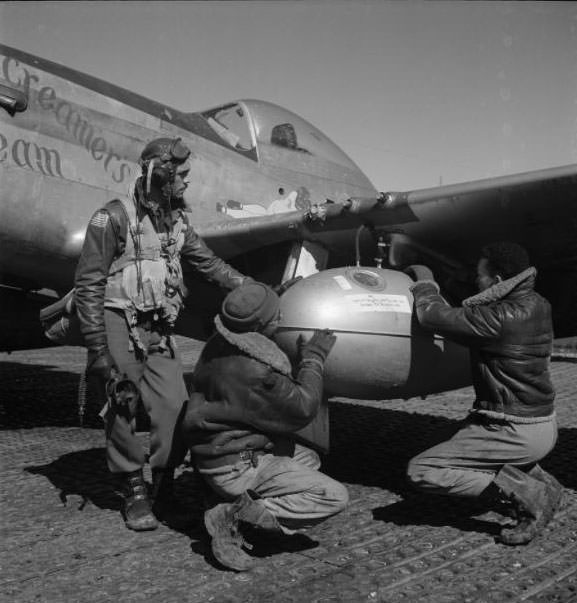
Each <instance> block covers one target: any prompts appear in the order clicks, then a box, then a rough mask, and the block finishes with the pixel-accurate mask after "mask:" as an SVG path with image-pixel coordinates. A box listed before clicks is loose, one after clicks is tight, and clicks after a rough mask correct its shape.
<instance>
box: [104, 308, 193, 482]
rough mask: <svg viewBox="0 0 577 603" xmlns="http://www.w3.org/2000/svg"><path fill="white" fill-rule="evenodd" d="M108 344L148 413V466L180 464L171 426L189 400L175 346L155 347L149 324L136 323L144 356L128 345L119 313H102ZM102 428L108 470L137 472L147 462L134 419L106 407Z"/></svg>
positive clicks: (180, 445)
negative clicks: (103, 430) (147, 325)
mask: <svg viewBox="0 0 577 603" xmlns="http://www.w3.org/2000/svg"><path fill="white" fill-rule="evenodd" d="M104 318H105V324H106V335H107V339H108V348H109V351H110V354H111V355H112V357H113V358H114V361H115V363H116V366H117V367H118V369H119V370H120V372H121V373H122V374H124V375H126V377H127V378H128V379H130V380H131V381H133V382H134V383H135V384H136V385H137V387H138V389H139V391H140V395H141V400H142V404H143V406H144V409H145V410H146V412H147V414H148V416H149V417H150V452H149V463H150V467H151V469H166V468H174V467H177V466H178V465H180V464H181V463H182V461H183V460H184V457H185V455H186V446H185V445H184V442H183V441H182V437H181V434H180V430H178V429H177V428H176V426H177V423H178V421H179V418H180V414H181V412H182V410H183V407H184V404H185V402H186V400H187V399H188V393H187V391H186V385H185V382H184V374H183V369H182V363H181V360H180V356H179V354H178V351H177V350H176V349H173V348H174V346H171V347H170V349H163V350H156V347H155V346H154V345H153V344H154V343H155V342H158V340H159V333H158V332H155V330H154V327H153V328H152V329H148V328H145V327H142V328H141V327H138V328H137V331H138V335H139V337H140V340H141V342H142V345H143V347H144V348H145V349H147V348H150V351H149V353H148V354H147V355H146V356H145V357H144V356H143V354H142V353H141V352H139V350H138V349H131V348H134V346H133V345H131V340H130V331H129V328H128V324H127V321H126V318H125V316H124V314H123V313H122V312H118V311H115V310H111V309H108V308H106V309H105V312H104ZM102 416H103V419H104V423H105V428H106V460H107V464H108V468H109V470H110V471H111V472H113V473H129V472H133V471H138V470H139V469H141V468H142V467H143V465H144V464H145V461H146V455H145V449H144V448H143V446H142V444H141V442H140V440H139V438H138V437H137V436H136V417H130V416H126V415H125V414H123V413H120V412H117V410H116V409H115V408H113V407H112V406H110V405H108V406H107V408H105V410H104V412H103V413H102Z"/></svg>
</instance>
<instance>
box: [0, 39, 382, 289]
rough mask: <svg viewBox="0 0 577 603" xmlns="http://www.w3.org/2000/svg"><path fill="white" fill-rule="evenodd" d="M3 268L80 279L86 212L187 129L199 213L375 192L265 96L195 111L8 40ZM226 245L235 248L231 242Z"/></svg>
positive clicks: (270, 208)
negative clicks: (150, 150) (143, 156)
mask: <svg viewBox="0 0 577 603" xmlns="http://www.w3.org/2000/svg"><path fill="white" fill-rule="evenodd" d="M0 86H1V87H2V88H1V92H2V93H3V94H4V95H5V96H8V97H10V95H12V96H13V97H14V98H17V97H18V96H19V95H20V96H22V97H23V98H24V101H25V103H26V108H25V109H24V110H22V111H17V112H14V113H13V114H12V115H10V114H9V112H8V111H6V110H0V187H1V191H2V192H1V205H0V249H1V254H0V273H1V275H2V276H1V281H2V284H5V285H13V286H15V287H19V288H22V289H28V290H30V289H41V288H51V289H54V290H56V291H59V292H63V291H66V290H67V289H69V288H70V287H71V284H72V277H73V271H74V267H75V264H76V260H77V258H78V255H79V252H80V249H81V246H82V242H83V236H84V230H85V228H86V224H87V222H88V220H89V219H90V216H91V214H92V213H93V212H94V211H95V210H96V209H97V208H98V207H100V206H102V205H103V204H105V203H106V202H107V201H109V200H111V199H114V198H116V197H118V196H123V195H126V194H127V191H128V187H129V185H130V183H131V182H132V181H134V179H135V178H136V177H137V176H138V175H139V173H140V172H139V167H138V166H137V159H138V156H139V153H140V151H141V150H142V148H143V146H144V145H145V144H146V142H147V141H149V140H151V139H153V138H156V137H159V136H169V137H177V136H178V137H181V138H182V139H183V141H184V142H185V143H186V144H187V145H188V146H189V147H190V148H191V149H192V152H193V161H192V169H191V173H190V183H189V188H188V191H187V195H186V200H187V202H188V206H189V210H190V212H191V215H192V223H193V224H195V225H196V226H197V228H199V230H202V225H203V224H207V223H210V224H212V225H213V226H214V224H215V223H218V222H219V221H221V222H226V221H231V220H236V219H238V218H246V217H251V216H259V215H263V216H265V215H271V214H274V213H278V212H283V211H284V212H286V211H291V210H295V209H297V208H304V207H307V206H310V205H311V204H312V203H324V202H325V201H326V199H332V200H335V201H339V200H344V199H346V198H348V197H351V196H375V195H376V191H375V189H374V188H373V186H372V185H371V184H370V182H369V181H368V179H367V178H366V177H365V176H364V174H363V173H362V172H361V171H360V170H359V168H358V167H357V166H356V165H355V164H354V163H353V162H352V161H351V160H350V159H349V158H348V157H347V156H346V155H345V154H344V153H343V152H342V151H341V150H340V149H339V148H338V147H337V146H336V145H335V144H334V143H332V142H331V141H330V140H329V139H328V138H327V137H326V136H325V135H324V134H322V133H321V132H320V131H319V130H317V129H316V128H315V127H314V126H312V125H311V124H309V123H307V122H306V121H305V120H303V119H302V118H300V117H298V116H297V115H295V114H294V113H291V112H290V111H287V110H286V109H283V108H281V107H278V106H276V105H273V104H270V103H266V102H264V101H256V100H245V101H236V102H231V103H227V104H224V105H223V106H221V107H218V108H215V109H212V110H209V111H204V112H202V113H193V112H190V113H186V112H183V111H179V110H177V109H174V108H171V107H167V106H166V105H163V104H160V103H157V102H154V101H151V100H148V99H146V98H144V97H142V96H139V95H136V94H134V93H131V92H129V91H126V90H122V89H120V88H118V87H116V86H113V85H111V84H107V83H105V82H102V81H99V80H97V79H95V78H92V77H90V76H87V75H85V74H81V73H78V72H75V71H73V70H70V69H67V68H65V67H62V66H59V65H55V64H53V63H50V62H48V61H44V60H42V59H39V58H37V57H32V56H30V55H27V54H25V53H23V52H20V51H17V50H15V49H11V48H7V47H4V46H0ZM222 255H224V256H225V257H226V256H230V255H231V252H230V251H229V252H228V253H227V250H222Z"/></svg>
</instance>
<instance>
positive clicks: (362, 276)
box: [347, 268, 387, 291]
mask: <svg viewBox="0 0 577 603" xmlns="http://www.w3.org/2000/svg"><path fill="white" fill-rule="evenodd" d="M347 278H349V279H350V280H351V281H353V282H354V283H355V284H356V285H359V286H360V287H363V289H367V290H369V291H383V289H385V287H386V286H387V283H386V282H385V279H384V278H383V277H382V276H381V275H380V274H376V273H375V272H372V271H371V270H363V269H362V268H350V269H349V270H347Z"/></svg>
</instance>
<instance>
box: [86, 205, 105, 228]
mask: <svg viewBox="0 0 577 603" xmlns="http://www.w3.org/2000/svg"><path fill="white" fill-rule="evenodd" d="M108 220H110V215H109V213H108V212H107V211H105V210H104V209H100V210H99V211H97V212H96V213H95V214H94V215H93V216H92V220H90V226H96V228H105V227H106V225H107V224H108Z"/></svg>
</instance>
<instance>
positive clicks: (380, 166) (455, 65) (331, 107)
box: [0, 0, 577, 191]
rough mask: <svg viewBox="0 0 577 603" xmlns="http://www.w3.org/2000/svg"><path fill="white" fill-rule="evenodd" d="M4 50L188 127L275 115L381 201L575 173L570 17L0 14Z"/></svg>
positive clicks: (549, 11)
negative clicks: (398, 193)
mask: <svg viewBox="0 0 577 603" xmlns="http://www.w3.org/2000/svg"><path fill="white" fill-rule="evenodd" d="M0 41H1V42H2V43H3V44H6V45H8V46H13V47H16V48H18V49H20V50H24V51H26V52H29V53H32V54H37V55H40V56H42V57H44V58H47V59H49V60H51V61H55V62H57V63H61V64H63V65H66V66H68V67H72V68H74V69H78V70H81V71H85V72H87V73H89V74H91V75H94V76H97V77H99V78H101V79H104V80H107V81H109V82H112V83H114V84H117V85H120V86H122V87H125V88H128V89H130V90H133V91H134V92H137V93H139V94H142V95H144V96H147V97H149V98H152V99H154V100H156V101H159V102H162V103H166V104H167V105H169V106H172V107H175V108H177V109H181V110H183V111H199V110H203V109H208V108H210V107H213V106H218V105H220V104H223V103H225V102H227V101H231V100H237V99H243V98H257V99H262V100H267V101H270V102H274V103H277V104H279V105H282V106H284V107H286V108H287V109H290V110H291V111H294V112H295V113H298V114H299V115H301V116H302V117H304V118H305V119H307V120H308V121H310V122H311V123H313V124H314V125H315V126H317V127H318V128H320V129H321V130H322V131H323V132H324V133H325V134H326V135H327V136H328V137H329V138H331V139H332V140H333V141H334V142H335V143H337V144H338V145H339V146H340V147H341V148H342V149H343V150H344V151H345V152H346V153H347V154H348V155H349V156H350V157H351V158H352V159H353V161H355V163H357V165H359V167H360V168H361V169H362V170H363V171H364V172H365V174H367V176H368V177H369V179H370V180H371V181H372V182H373V184H374V185H375V186H376V188H377V189H378V190H381V191H388V190H413V189H418V188H425V187H430V186H437V185H439V184H451V183H455V182H464V181H468V180H477V179H481V178H488V177H492V176H500V175H505V174H511V173H518V172H524V171H529V170H535V169H542V168H547V167H554V166H558V165H566V164H570V163H577V2H559V3H558V2H443V1H434V0H433V1H429V2H419V1H410V2H401V1H396V2H386V1H363V0H356V1H353V0H350V1H344V0H340V1H339V0H323V1H320V0H317V1H312V0H311V1H306V0H301V1H298V2H297V1H291V0H284V1H272V0H269V1H266V2H259V1H250V2H226V1H220V2H211V1H205V2H171V1H164V2H130V1H124V2H113V1H106V2H50V1H44V2H34V1H23V2H2V3H0Z"/></svg>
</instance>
